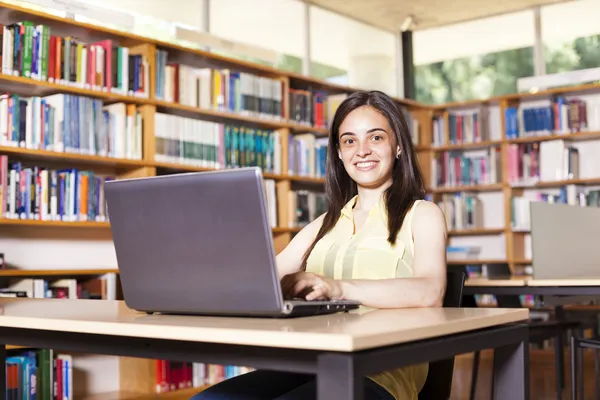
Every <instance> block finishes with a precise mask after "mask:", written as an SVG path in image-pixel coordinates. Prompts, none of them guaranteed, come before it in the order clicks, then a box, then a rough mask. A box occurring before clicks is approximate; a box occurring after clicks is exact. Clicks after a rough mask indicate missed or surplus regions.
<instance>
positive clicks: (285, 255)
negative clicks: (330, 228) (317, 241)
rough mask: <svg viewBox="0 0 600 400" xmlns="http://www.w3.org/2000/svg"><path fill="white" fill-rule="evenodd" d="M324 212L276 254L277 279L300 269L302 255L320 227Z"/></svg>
mask: <svg viewBox="0 0 600 400" xmlns="http://www.w3.org/2000/svg"><path fill="white" fill-rule="evenodd" d="M324 217H325V214H322V215H321V216H319V217H318V218H317V219H315V220H314V221H312V222H311V223H309V224H308V225H306V226H305V227H304V228H302V230H300V232H298V233H297V234H296V236H294V238H293V239H292V240H291V241H290V243H288V245H287V246H286V247H285V249H283V250H282V251H281V252H280V253H279V254H277V259H276V262H277V271H278V274H279V279H281V278H282V277H283V276H284V275H288V274H293V273H294V272H298V271H299V270H300V266H301V265H302V257H303V256H304V253H305V252H306V250H308V248H309V247H310V245H311V244H312V242H313V239H314V237H315V236H316V235H317V232H319V229H321V225H322V223H323V218H324Z"/></svg>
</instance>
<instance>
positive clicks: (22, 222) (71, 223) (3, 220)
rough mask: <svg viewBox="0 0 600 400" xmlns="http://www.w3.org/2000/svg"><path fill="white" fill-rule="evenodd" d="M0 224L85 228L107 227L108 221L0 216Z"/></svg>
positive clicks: (108, 226)
mask: <svg viewBox="0 0 600 400" xmlns="http://www.w3.org/2000/svg"><path fill="white" fill-rule="evenodd" d="M0 226H15V227H17V226H20V227H29V228H85V229H107V228H110V224H109V223H108V222H94V221H52V220H38V219H13V218H0Z"/></svg>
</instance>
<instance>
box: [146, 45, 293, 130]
mask: <svg viewBox="0 0 600 400" xmlns="http://www.w3.org/2000/svg"><path fill="white" fill-rule="evenodd" d="M168 58H169V55H168V52H167V51H166V50H161V49H158V50H157V51H156V98H157V99H160V100H164V101H168V102H172V103H178V104H183V105H186V106H190V107H200V108H204V109H212V110H217V111H227V112H231V113H236V114H239V115H245V116H252V117H258V118H265V119H272V120H282V119H283V116H284V112H283V101H282V99H283V81H282V80H280V79H275V78H268V77H265V76H260V75H255V74H252V73H248V72H243V71H233V70H230V69H223V68H211V67H201V68H198V67H193V66H190V65H185V64H181V63H177V62H169V59H168Z"/></svg>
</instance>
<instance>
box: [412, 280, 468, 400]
mask: <svg viewBox="0 0 600 400" xmlns="http://www.w3.org/2000/svg"><path fill="white" fill-rule="evenodd" d="M465 277H466V275H465V273H464V272H456V271H448V273H447V278H446V294H445V295H444V304H443V307H460V306H461V304H462V297H463V288H464V284H465ZM453 373H454V357H452V358H447V359H444V360H439V361H435V362H432V363H430V364H429V373H428V374H427V380H426V381H425V385H423V388H422V389H421V391H420V392H419V400H425V399H427V400H448V399H449V398H450V392H451V390H452V377H453Z"/></svg>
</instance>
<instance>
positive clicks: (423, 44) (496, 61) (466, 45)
mask: <svg viewBox="0 0 600 400" xmlns="http://www.w3.org/2000/svg"><path fill="white" fill-rule="evenodd" d="M534 40H535V35H534V25H533V12H532V11H523V12H518V13H513V14H506V15H501V16H496V17H492V18H485V19H481V20H476V21H469V22H465V23H461V24H456V25H451V26H445V27H439V28H434V29H428V30H423V31H416V32H414V33H413V49H414V64H415V89H416V98H417V100H419V101H423V102H427V103H444V102H451V101H465V100H471V99H481V98H487V97H491V96H498V95H502V94H508V93H514V92H516V91H517V79H518V78H521V77H526V76H532V75H533V74H534V68H533V45H534Z"/></svg>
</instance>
